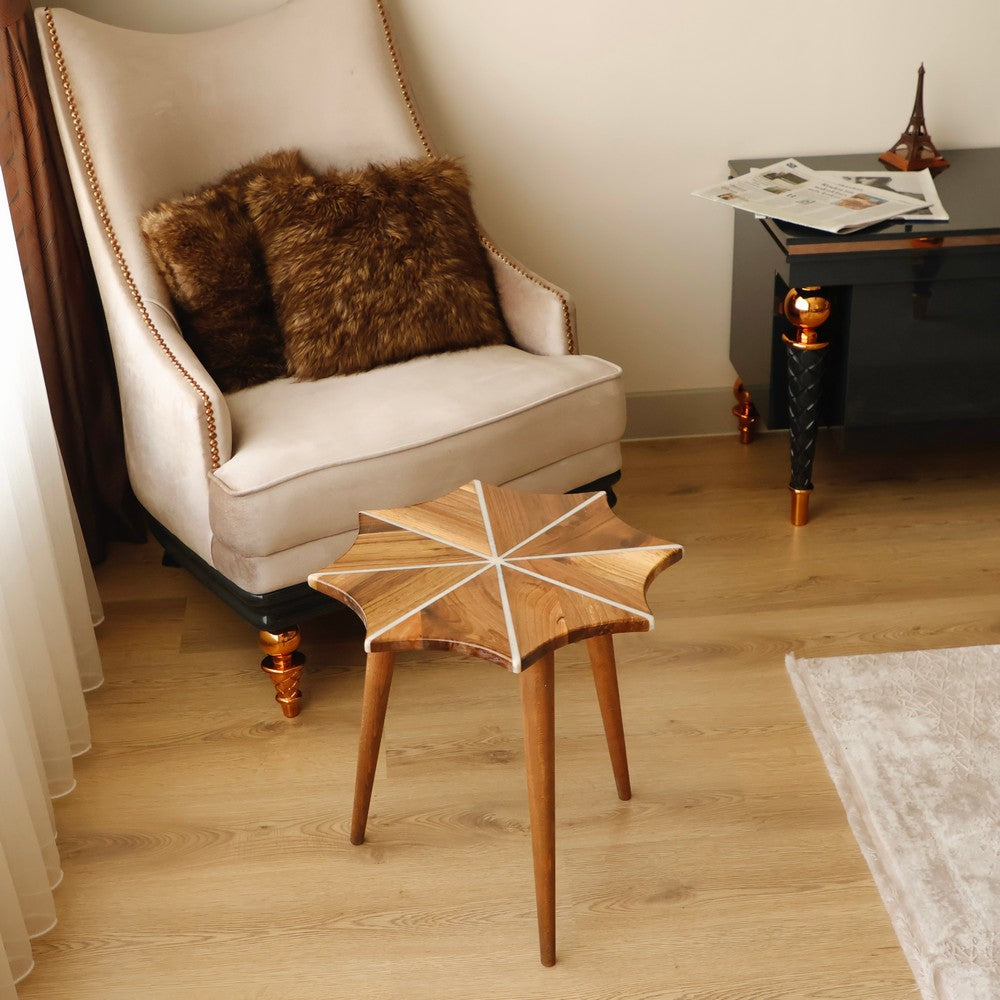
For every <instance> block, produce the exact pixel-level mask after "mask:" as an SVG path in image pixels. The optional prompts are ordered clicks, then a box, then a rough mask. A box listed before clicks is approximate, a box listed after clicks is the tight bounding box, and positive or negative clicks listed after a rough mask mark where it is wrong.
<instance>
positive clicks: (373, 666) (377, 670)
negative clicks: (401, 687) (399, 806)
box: [351, 653, 395, 844]
mask: <svg viewBox="0 0 1000 1000" xmlns="http://www.w3.org/2000/svg"><path fill="white" fill-rule="evenodd" d="M394 661H395V654H393V653H369V654H368V661H367V663H366V664H365V694H364V703H363V705H362V708H361V737H360V739H359V741H358V770H357V776H356V777H355V780H354V813H353V815H352V816H351V843H352V844H363V843H364V842H365V827H366V826H367V825H368V807H369V805H370V804H371V800H372V785H373V784H374V783H375V768H376V766H377V765H378V752H379V747H380V746H381V745H382V729H383V727H384V725H385V710H386V706H387V705H388V704H389V687H390V685H391V684H392V666H393V662H394Z"/></svg>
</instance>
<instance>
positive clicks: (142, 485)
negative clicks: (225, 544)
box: [109, 296, 232, 560]
mask: <svg viewBox="0 0 1000 1000" xmlns="http://www.w3.org/2000/svg"><path fill="white" fill-rule="evenodd" d="M121 298H122V301H121V303H120V308H118V309H115V310H113V311H111V312H110V314H109V318H110V319H111V321H112V323H111V332H112V347H113V349H114V352H115V367H116V369H117V372H118V386H119V393H120V396H121V403H122V424H123V428H124V431H125V456H126V461H127V464H128V471H129V480H130V481H131V483H132V487H133V489H134V490H135V494H136V496H137V497H138V498H139V501H140V502H141V503H142V505H143V506H144V507H145V508H146V509H147V510H148V511H149V513H150V514H151V515H152V516H153V517H154V518H156V520H157V521H159V522H160V523H161V524H163V525H165V526H166V527H167V528H168V529H169V530H170V531H172V532H173V533H174V534H176V535H177V536H178V537H181V538H183V540H184V542H185V544H187V545H188V546H189V547H190V548H191V549H193V550H194V551H195V552H197V553H198V555H200V556H202V558H204V559H207V560H210V559H211V529H210V526H209V522H208V483H209V477H210V476H211V474H212V471H213V464H214V461H215V458H214V455H213V445H214V450H215V451H216V453H217V454H218V461H219V462H220V463H222V462H225V461H226V460H227V459H228V458H229V457H230V455H231V453H232V425H231V421H230V414H229V407H228V405H227V403H226V399H225V396H224V395H223V394H222V392H221V391H220V390H219V388H218V387H217V386H216V384H215V382H214V381H213V380H212V378H211V376H209V374H208V373H207V372H206V371H205V369H204V368H203V367H202V365H201V362H200V361H198V359H197V358H196V357H195V355H194V353H193V352H192V351H191V349H190V347H189V346H188V344H187V342H186V341H185V340H184V339H183V337H182V336H181V335H180V331H179V330H178V329H177V326H176V321H175V320H174V317H173V313H172V311H171V310H170V309H169V308H168V307H166V306H164V305H162V304H161V303H160V302H158V301H156V300H155V299H152V298H147V299H146V300H145V301H146V303H147V305H148V307H149V311H150V315H151V318H152V320H153V322H154V323H155V325H156V327H157V330H158V331H159V333H160V335H161V337H162V338H163V341H164V345H165V346H161V345H160V344H158V343H157V342H156V340H155V339H154V338H153V336H152V335H151V334H150V332H149V330H148V329H147V328H146V326H145V324H144V322H143V320H142V318H141V317H140V315H139V313H138V311H137V310H136V308H135V305H134V303H133V302H131V301H125V300H124V296H122V297H121ZM165 348H166V349H165ZM168 350H169V352H170V353H169V354H168V353H167V352H168ZM171 355H172V357H171ZM209 415H210V416H211V422H210V421H209Z"/></svg>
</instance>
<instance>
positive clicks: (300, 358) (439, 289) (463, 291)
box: [246, 159, 506, 379]
mask: <svg viewBox="0 0 1000 1000" xmlns="http://www.w3.org/2000/svg"><path fill="white" fill-rule="evenodd" d="M246 204H247V207H248V209H249V212H250V216H251V218H252V219H253V222H254V225H255V226H256V228H257V232H258V233H259V234H260V238H261V244H262V246H263V249H264V258H265V261H266V263H267V272H268V277H269V279H270V283H271V289H272V294H273V296H274V303H275V307H276V310H277V314H278V320H279V322H280V324H281V328H282V332H283V333H284V336H285V360H286V363H287V366H288V374H289V375H292V376H294V377H295V378H299V379H318V378H324V377H326V376H328V375H346V374H349V373H351V372H359V371H366V370H368V369H369V368H374V367H376V366H378V365H386V364H392V363H394V362H397V361H405V360H406V359H407V358H412V357H415V356H417V355H420V354H431V353H434V352H437V351H448V350H459V349H461V348H466V347H477V346H481V345H485V344H500V343H503V342H504V341H505V339H506V335H505V329H504V326H503V322H502V320H501V318H500V312H499V309H498V307H497V302H496V292H495V289H494V286H493V281H492V275H491V273H490V269H489V264H488V263H487V260H486V255H485V252H484V250H483V247H482V244H481V243H480V242H479V236H478V233H477V230H476V221H475V216H474V214H473V210H472V202H471V200H470V197H469V180H468V177H467V176H466V173H465V170H464V169H463V168H462V167H461V166H460V165H459V164H458V163H457V162H455V161H454V160H450V159H420V160H404V161H403V162H401V163H399V164H396V165H372V166H369V167H366V168H364V169H362V170H354V171H343V172H339V171H330V172H328V173H326V174H323V175H322V176H319V177H288V176H285V177H281V178H275V179H269V180H267V181H266V182H265V181H263V180H259V179H258V180H254V181H251V182H250V183H249V184H248V185H247V192H246Z"/></svg>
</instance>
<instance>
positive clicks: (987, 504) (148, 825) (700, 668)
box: [18, 433, 1000, 1000]
mask: <svg viewBox="0 0 1000 1000" xmlns="http://www.w3.org/2000/svg"><path fill="white" fill-rule="evenodd" d="M787 449H788V444H787V439H786V438H785V436H783V435H781V434H775V435H769V434H764V435H762V436H760V437H759V438H758V440H757V441H756V442H755V443H754V444H753V445H751V446H750V447H749V448H747V447H744V446H742V445H740V444H739V443H738V441H737V440H736V435H735V433H734V434H733V435H732V436H731V437H724V438H714V439H691V440H676V441H662V442H653V441H649V442H633V443H628V444H626V446H625V448H624V477H623V479H622V484H621V488H620V490H619V495H620V498H621V499H620V504H619V506H618V508H616V510H617V512H618V513H620V515H621V517H622V518H624V519H625V520H626V521H628V522H630V523H631V524H633V525H636V526H638V527H640V528H642V530H644V531H649V532H651V533H653V534H658V535H662V536H663V537H666V538H676V539H679V540H683V541H684V543H685V547H686V555H685V558H684V560H683V561H682V562H680V563H679V564H678V565H677V566H675V567H672V568H671V570H670V572H669V573H668V574H666V576H665V578H664V580H662V581H661V582H660V583H658V584H657V586H655V587H654V588H653V589H652V590H651V592H650V598H649V600H650V606H651V608H652V610H653V613H654V615H655V616H656V628H655V629H654V630H653V631H652V632H650V633H644V634H638V635H627V634H626V635H618V636H616V637H615V646H616V652H617V660H618V675H619V686H620V691H621V701H622V708H623V712H624V715H625V721H626V725H627V730H628V751H629V764H630V767H631V779H632V799H631V800H630V801H629V802H620V801H618V799H617V798H616V797H615V795H614V794H613V792H612V791H611V789H610V780H609V779H610V775H608V774H607V764H606V761H607V752H608V751H607V746H606V742H605V737H604V734H603V733H602V730H601V720H600V716H599V712H598V709H597V706H596V705H595V704H594V681H593V678H592V676H591V667H590V664H589V662H588V658H587V652H586V649H585V648H584V646H583V645H582V644H580V645H575V646H570V647H568V648H566V649H563V650H561V651H560V652H559V654H558V658H559V663H558V667H557V673H558V677H557V683H558V686H559V690H558V702H559V704H558V710H557V723H558V732H557V745H556V756H557V766H558V772H559V788H558V791H557V795H558V801H557V807H558V812H557V832H558V837H559V856H558V861H557V877H559V900H558V909H557V918H558V921H559V959H560V960H559V962H558V963H557V964H556V965H555V966H554V967H553V968H551V969H542V968H541V967H540V966H539V965H538V963H537V962H536V961H535V958H534V956H533V955H532V954H531V953H530V951H529V945H530V943H531V942H532V941H533V939H534V937H535V933H536V926H535V906H534V899H533V890H532V878H531V873H530V869H529V866H528V864H527V853H528V850H529V846H528V844H529V839H528V838H529V832H528V808H527V803H526V800H525V794H524V760H523V749H522V735H521V728H522V720H521V711H520V708H519V706H518V704H517V698H516V696H512V692H511V680H512V679H511V678H510V677H509V676H508V675H507V673H506V671H503V670H496V669H494V668H493V667H492V666H491V665H490V664H487V663H482V662H481V661H479V660H475V659H468V660H463V659H462V658H461V657H459V656H456V655H455V654H454V653H443V652H442V653H437V652H413V653H400V654H398V655H397V657H396V667H395V671H394V676H393V694H392V708H391V710H390V713H389V717H388V719H387V720H386V724H385V730H384V733H383V737H382V749H381V752H380V754H379V762H378V779H377V780H378V782H379V785H378V795H377V800H376V801H375V802H374V803H373V806H372V821H373V822H372V825H371V826H370V830H369V835H368V841H367V843H365V844H364V845H363V846H362V847H352V846H351V845H350V844H349V843H348V832H349V822H350V803H351V797H352V794H353V786H354V770H355V761H356V753H357V746H358V718H359V713H360V706H361V693H362V686H363V682H364V662H365V657H364V653H363V651H362V648H361V643H362V637H363V629H362V628H361V625H360V623H359V622H358V621H357V620H356V619H355V617H354V615H353V614H352V613H350V612H349V611H347V610H346V609H341V612H340V614H339V616H331V617H330V618H327V619H322V620H317V621H311V622H308V623H307V624H306V626H305V627H304V629H303V641H302V648H303V649H304V650H305V652H306V653H307V656H308V661H307V664H306V673H307V674H308V678H307V690H306V698H307V699H308V700H309V706H308V711H306V712H304V713H303V714H302V716H300V717H299V718H298V719H295V720H290V721H289V720H285V719H282V718H280V717H277V716H276V715H272V708H273V706H272V703H271V695H270V693H269V691H268V686H267V685H262V683H261V679H260V676H259V671H258V669H257V665H256V660H257V656H256V653H255V645H254V633H253V630H252V629H250V628H249V627H248V626H247V625H246V624H245V623H243V622H242V621H241V620H240V619H239V618H238V617H237V616H236V615H235V614H234V613H233V612H231V611H229V610H228V609H227V608H226V607H225V606H223V605H222V604H221V603H220V602H218V601H217V600H215V599H213V598H211V596H210V595H208V594H207V593H206V592H205V591H204V590H203V589H202V588H200V587H199V586H198V584H196V583H195V582H194V581H193V580H192V579H191V578H190V577H189V576H188V575H187V574H185V573H183V572H181V571H179V570H170V569H165V568H163V567H161V566H160V555H161V553H160V551H159V550H158V549H157V547H156V546H155V545H153V544H148V545H143V546H124V545H118V546H115V547H114V548H113V549H112V551H111V553H110V555H109V558H108V559H107V560H106V561H105V562H104V563H102V564H101V565H100V566H99V567H98V568H97V575H98V582H99V584H100V587H101V592H102V594H103V596H104V599H105V611H106V614H107V618H106V621H105V622H104V624H103V625H101V626H100V628H99V630H98V637H99V640H100V644H101V651H102V654H103V656H104V662H105V671H106V678H107V679H106V681H105V684H104V686H103V687H101V688H100V689H99V690H97V691H94V692H93V693H91V694H90V695H88V705H89V708H90V717H91V727H92V730H93V737H94V747H93V750H91V752H90V753H89V754H86V755H85V756H83V757H80V758H78V760H77V761H76V773H77V778H78V781H79V785H78V787H77V789H76V790H75V791H74V792H73V793H72V794H71V795H69V796H66V797H65V798H62V799H59V800H57V801H56V802H55V803H54V808H55V811H56V817H57V823H58V827H59V847H60V851H61V854H62V858H63V867H64V871H65V876H64V879H63V882H62V884H61V885H60V887H59V888H58V890H57V891H56V899H57V906H58V912H59V923H58V924H57V925H56V926H55V927H54V928H53V929H52V930H51V931H50V932H49V933H48V934H47V935H45V936H44V937H42V938H39V939H38V940H36V941H35V942H34V946H35V957H36V968H35V971H34V972H33V973H32V974H31V975H30V976H29V977H28V978H27V979H26V980H24V982H22V983H20V984H19V985H18V993H19V1000H135V998H136V997H142V998H143V1000H176V998H177V997H178V996H181V997H184V998H186V1000H221V998H224V1000H357V998H361V997H363V998H366V1000H368V998H373V1000H383V998H385V1000H400V998H406V1000H467V998H468V997H470V996H476V997H480V998H483V1000H510V998H511V997H518V998H524V1000H551V998H553V997H559V998H563V997H567V998H568V997H573V998H574V1000H576V998H579V1000H610V998H617V1000H625V998H628V1000H633V998H642V1000H645V998H656V1000H917V995H916V992H915V988H914V985H913V978H912V976H911V974H910V971H909V969H908V967H907V965H906V961H905V959H904V958H903V956H902V954H901V952H900V950H899V947H898V945H897V943H896V940H895V937H894V936H893V934H892V930H891V927H890V924H889V920H888V917H887V916H886V913H885V908H884V906H883V905H882V901H881V899H880V898H879V896H878V893H877V892H876V890H875V888H874V885H873V884H872V881H871V877H870V875H869V873H868V870H867V867H866V866H865V863H864V861H863V859H862V857H861V855H860V852H859V851H858V848H857V845H856V844H855V842H854V839H853V837H852V836H851V832H850V829H849V827H848V825H847V821H846V818H845V817H844V814H843V809H842V807H841V805H840V801H839V799H838V798H837V794H836V792H835V791H834V789H833V786H832V784H831V782H830V780H829V777H828V776H827V773H826V770H825V768H824V766H823V763H822V761H821V759H820V757H819V753H818V751H817V749H816V746H815V744H814V742H813V740H812V736H811V734H810V732H809V730H808V727H807V726H806V725H805V722H804V720H803V719H802V715H801V712H800V709H799V706H798V703H797V701H796V699H795V696H794V694H793V693H792V691H791V687H790V685H789V683H788V679H787V676H786V673H785V669H784V656H785V653H786V652H788V651H789V650H792V651H794V652H796V653H797V654H799V655H801V656H833V655H840V654H845V655H846V654H850V653H864V652H878V651H887V652H888V651H892V650H906V649H928V648H935V647H944V646H961V645H974V644H979V643H996V642H1000V611H998V608H1000V603H998V597H1000V559H998V558H997V555H998V553H1000V514H998V507H997V497H998V496H1000V463H997V462H996V461H995V453H994V452H987V451H984V450H983V449H982V447H973V446H971V445H966V444H964V443H963V442H949V443H948V444H947V446H945V447H939V448H931V447H927V446H921V448H920V449H919V450H916V449H915V450H912V451H911V452H909V453H906V452H904V451H899V450H893V451H891V452H890V451H887V450H881V451H878V450H872V451H869V452H858V451H854V452H850V451H844V450H842V449H841V448H840V447H839V445H838V443H837V440H836V438H835V436H834V435H826V434H821V435H820V443H819V451H820V454H819V458H818V461H820V462H821V463H822V466H823V475H824V481H823V489H822V491H820V493H818V494H817V495H816V497H815V498H814V502H813V507H812V522H811V523H810V524H809V525H808V526H807V527H806V528H803V529H797V530H796V529H793V528H791V527H790V526H789V525H788V524H787V503H788V499H787V489H786V487H785V481H786V479H787V472H788V470H787V461H788V454H787ZM335 607H336V605H335ZM531 669H534V668H531ZM473 677H474V681H471V682H470V680H471V678H473ZM206 691H211V692H212V697H211V698H210V699H206V697H205V692H206ZM269 706H271V707H270V708H269ZM375 823H377V835H376V827H375V825H374V824H375Z"/></svg>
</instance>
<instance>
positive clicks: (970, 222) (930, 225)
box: [729, 149, 1000, 249]
mask: <svg viewBox="0 0 1000 1000" xmlns="http://www.w3.org/2000/svg"><path fill="white" fill-rule="evenodd" d="M942 156H944V158H945V159H946V160H947V161H948V162H949V163H950V166H949V167H948V168H947V169H946V170H942V171H941V172H940V173H938V174H936V175H935V177H934V184H935V186H936V187H937V190H938V194H939V195H940V197H941V202H942V204H943V205H944V208H945V211H946V212H947V213H948V214H949V215H950V216H951V219H950V221H948V222H930V221H928V222H892V221H889V222H882V223H879V224H878V225H875V226H871V227H870V228H868V229H862V230H861V231H860V232H856V233H849V234H845V235H833V234H831V233H825V232H822V231H820V230H818V229H806V228H805V227H803V226H795V225H792V224H790V223H787V222H777V221H776V220H774V219H765V220H763V221H764V223H765V225H766V226H767V227H768V229H770V230H771V232H772V233H773V234H774V236H775V238H776V239H777V240H778V241H779V242H780V243H782V244H783V245H784V246H786V247H788V246H791V245H793V244H794V245H796V246H799V247H801V248H803V249H804V248H805V246H806V245H808V244H810V243H830V242H831V241H834V240H836V241H845V242H857V243H865V242H868V241H873V240H884V239H886V238H887V237H889V238H896V239H898V238H900V237H904V238H909V239H916V238H918V237H928V236H929V237H935V236H967V235H968V236H971V235H985V234H994V233H1000V149H949V150H944V151H942ZM779 159H782V157H778V156H771V157H767V158H764V159H753V160H730V161H729V170H730V173H731V175H732V176H734V177H735V176H737V175H739V174H745V173H747V172H748V171H749V170H750V168H751V167H766V166H767V165H768V164H769V163H775V162H776V161H777V160H779ZM796 159H797V160H799V162H800V163H804V164H805V165H806V166H807V167H812V169H813V170H843V171H845V172H851V171H855V170H856V171H859V172H860V171H864V172H871V171H876V170H885V169H886V167H885V164H883V163H881V162H880V161H879V158H878V153H848V154H841V155H836V156H798V157H796ZM858 249H863V247H859V248H858Z"/></svg>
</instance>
